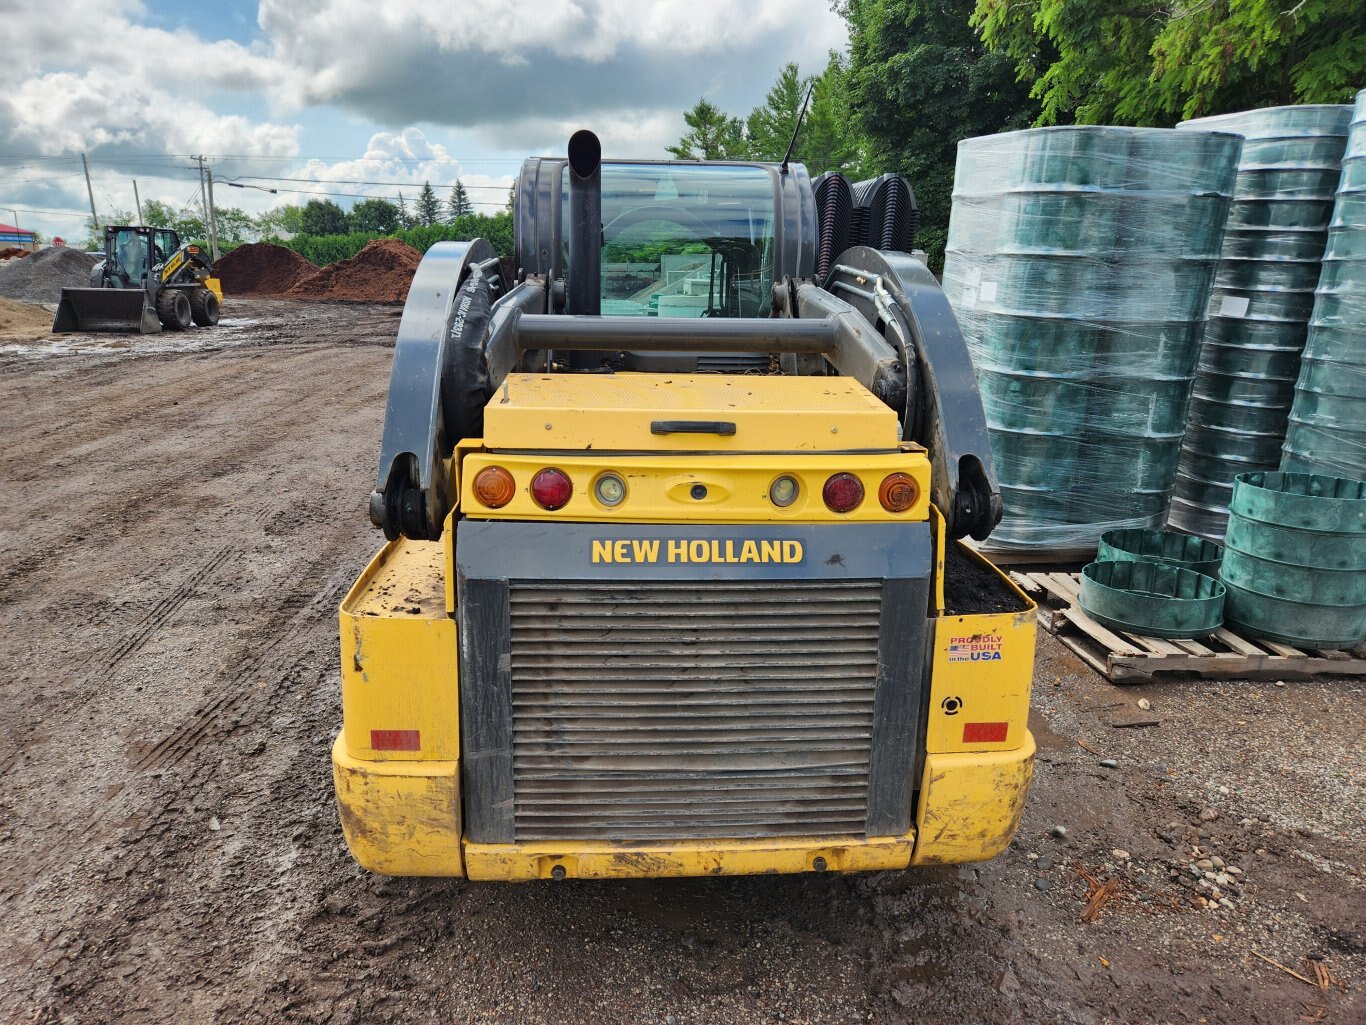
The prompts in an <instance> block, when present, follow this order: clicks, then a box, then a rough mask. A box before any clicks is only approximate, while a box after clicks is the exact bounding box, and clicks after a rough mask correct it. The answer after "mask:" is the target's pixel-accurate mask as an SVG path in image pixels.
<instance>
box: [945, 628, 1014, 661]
mask: <svg viewBox="0 0 1366 1025" xmlns="http://www.w3.org/2000/svg"><path fill="white" fill-rule="evenodd" d="M1001 647H1002V637H1001V635H1000V634H974V635H973V636H971V637H950V638H949V661H950V662H1000V661H1001Z"/></svg>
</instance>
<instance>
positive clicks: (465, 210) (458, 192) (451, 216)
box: [446, 178, 474, 224]
mask: <svg viewBox="0 0 1366 1025" xmlns="http://www.w3.org/2000/svg"><path fill="white" fill-rule="evenodd" d="M472 213H474V204H473V203H471V202H470V194H469V193H468V192H466V191H465V186H464V185H463V184H461V181H460V179H459V178H457V179H456V180H455V184H454V185H452V186H451V198H450V199H448V200H447V201H446V220H448V221H450V222H451V223H452V224H454V223H455V220H456V218H457V217H464V216H465V215H466V214H472Z"/></svg>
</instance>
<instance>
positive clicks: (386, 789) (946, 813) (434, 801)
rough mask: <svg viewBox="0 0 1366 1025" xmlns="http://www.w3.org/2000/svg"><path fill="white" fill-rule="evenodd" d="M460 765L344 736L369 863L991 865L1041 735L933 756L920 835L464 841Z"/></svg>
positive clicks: (420, 872) (429, 870)
mask: <svg viewBox="0 0 1366 1025" xmlns="http://www.w3.org/2000/svg"><path fill="white" fill-rule="evenodd" d="M458 764H459V763H458V762H456V761H370V760H364V759H358V758H352V757H351V756H350V755H348V754H347V753H346V746H345V743H344V738H343V737H341V736H339V737H338V738H337V742H336V743H335V744H334V745H333V748H332V773H333V779H334V781H335V783H336V788H337V803H338V808H339V810H340V814H341V823H342V831H343V832H344V833H345V835H346V843H347V846H348V847H349V848H350V849H351V854H352V856H353V857H355V859H356V861H357V862H359V863H360V864H361V865H362V866H363V867H364V868H367V869H369V870H370V871H372V872H378V873H381V874H383V875H402V876H460V875H468V876H469V878H471V879H482V880H501V881H514V882H524V881H529V880H533V879H626V878H642V877H650V878H663V877H670V876H704V875H764V874H775V873H794V872H818V871H832V872H868V871H877V870H888V869H903V868H907V867H908V866H912V865H932V864H954V863H960V862H969V861H983V860H986V859H988V858H992V857H995V856H996V855H997V854H999V853H1001V851H1003V850H1005V848H1006V846H1007V845H1008V844H1009V843H1010V840H1011V837H1013V836H1014V834H1015V830H1016V829H1017V828H1018V826H1019V822H1020V815H1021V812H1022V811H1023V809H1024V797H1025V794H1026V792H1027V791H1028V788H1029V780H1030V776H1031V775H1032V773H1033V767H1034V738H1033V737H1032V736H1029V735H1028V734H1026V742H1025V744H1024V745H1023V746H1022V747H1020V748H1019V749H1017V750H1015V751H992V752H987V753H970V754H948V755H931V756H929V758H928V759H927V760H926V766H925V773H924V776H923V778H922V780H921V787H920V804H919V807H918V809H917V814H916V823H917V828H916V830H915V831H913V832H910V833H908V834H906V835H905V836H892V837H870V838H866V839H865V838H862V837H792V838H789V837H781V838H775V839H772V840H693V841H687V842H678V843H668V842H663V843H608V842H601V841H599V842H586V841H555V842H551V841H541V842H533V843H522V844H477V843H462V838H461V831H460V790H459V771H458Z"/></svg>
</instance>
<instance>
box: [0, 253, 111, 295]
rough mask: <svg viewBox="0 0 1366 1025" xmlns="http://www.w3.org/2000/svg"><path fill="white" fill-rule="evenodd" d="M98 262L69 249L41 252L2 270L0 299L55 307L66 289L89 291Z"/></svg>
mask: <svg viewBox="0 0 1366 1025" xmlns="http://www.w3.org/2000/svg"><path fill="white" fill-rule="evenodd" d="M97 259H98V258H97V257H96V256H95V255H93V254H92V253H83V252H81V251H80V250H79V249H70V248H68V247H66V246H52V247H51V248H48V249H40V250H39V251H38V252H36V253H34V254H33V255H32V256H30V257H28V259H25V260H10V261H8V262H6V263H5V264H4V265H3V266H0V296H4V297H5V298H6V299H18V300H20V301H21V302H28V303H55V302H56V301H57V300H58V299H60V298H61V297H62V289H63V288H87V287H89V285H90V268H91V267H93V266H95V262H96V260H97Z"/></svg>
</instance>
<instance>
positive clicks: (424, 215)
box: [417, 181, 441, 228]
mask: <svg viewBox="0 0 1366 1025" xmlns="http://www.w3.org/2000/svg"><path fill="white" fill-rule="evenodd" d="M439 220H441V200H439V199H437V198H436V193H435V192H433V191H432V183H431V182H427V181H424V182H423V183H422V191H421V192H419V193H418V194H417V222H418V223H419V224H421V225H422V226H423V227H424V228H430V227H431V226H432V225H433V224H435V223H436V222H437V221H439Z"/></svg>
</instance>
